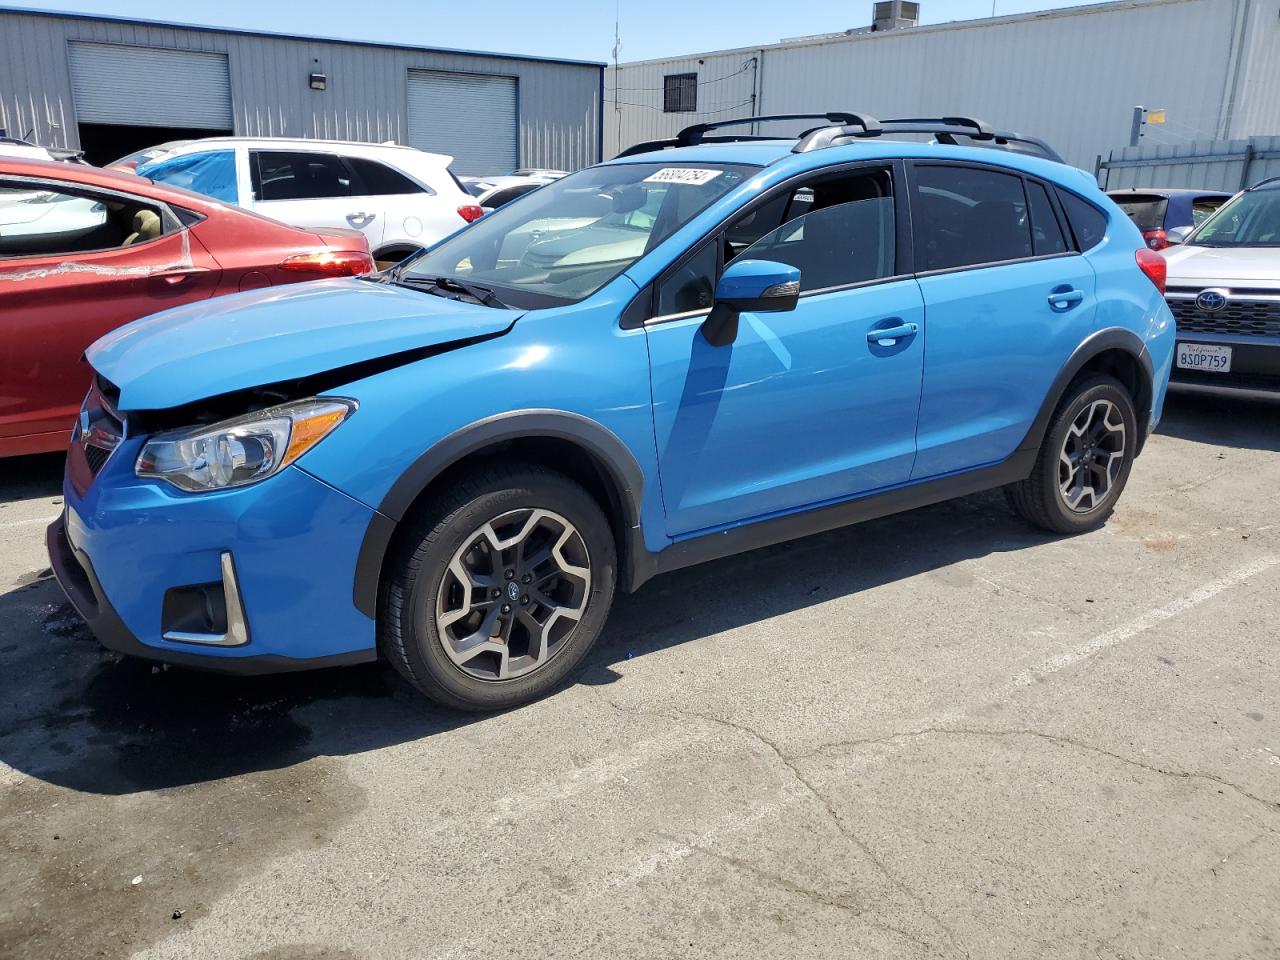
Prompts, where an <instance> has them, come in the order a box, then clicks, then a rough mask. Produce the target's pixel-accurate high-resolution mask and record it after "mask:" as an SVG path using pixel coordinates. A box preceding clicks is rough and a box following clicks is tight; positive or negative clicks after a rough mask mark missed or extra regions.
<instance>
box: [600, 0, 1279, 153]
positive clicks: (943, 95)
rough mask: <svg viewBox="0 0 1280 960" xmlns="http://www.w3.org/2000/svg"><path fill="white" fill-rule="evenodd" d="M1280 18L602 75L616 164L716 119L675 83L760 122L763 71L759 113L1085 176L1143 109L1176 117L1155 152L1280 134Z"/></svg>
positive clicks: (1275, 3)
mask: <svg viewBox="0 0 1280 960" xmlns="http://www.w3.org/2000/svg"><path fill="white" fill-rule="evenodd" d="M1278 14H1280V0H1146V2H1131V3H1130V2H1125V3H1111V4H1104V5H1097V6H1090V7H1080V8H1074V9H1068V10H1057V11H1050V12H1046V13H1042V14H1027V15H1021V16H1014V17H1001V18H996V19H991V20H977V21H969V22H960V23H953V24H944V25H940V26H931V27H915V28H910V29H906V30H901V31H894V32H888V33H875V34H853V35H848V36H841V37H839V38H837V39H824V40H818V41H807V42H797V43H789V44H780V45H775V46H766V47H764V48H763V49H762V50H737V51H732V52H726V53H718V54H715V55H704V56H702V57H698V56H694V57H686V58H679V59H671V60H661V61H646V62H644V63H638V64H630V65H628V64H624V65H622V67H621V68H620V70H619V71H618V72H617V79H616V81H615V77H614V70H613V69H612V68H610V69H609V70H607V71H606V77H605V88H606V92H605V116H606V123H605V133H606V149H605V153H606V155H612V154H613V153H614V152H616V149H617V148H618V147H619V145H621V146H627V145H629V144H631V143H635V142H638V141H641V140H651V139H655V138H659V137H664V136H671V135H673V134H674V133H675V132H676V131H677V130H679V129H680V128H681V127H683V126H685V125H686V124H687V123H693V122H698V121H700V120H704V119H713V117H710V116H707V115H705V114H703V113H701V112H700V113H699V114H697V115H692V114H671V113H663V112H662V93H661V88H662V78H663V76H664V75H665V74H668V73H680V72H685V71H693V70H696V71H697V72H698V74H699V80H700V82H702V83H703V84H704V85H703V86H701V87H700V88H699V94H700V101H699V107H700V108H701V107H702V103H703V98H704V97H705V101H706V102H707V104H708V108H709V109H710V108H714V109H715V110H723V111H726V112H724V113H723V114H720V116H724V117H729V116H735V115H740V116H745V115H749V113H750V107H749V106H743V107H741V108H739V109H737V110H735V109H734V108H733V104H734V103H737V102H741V101H744V100H745V101H747V102H748V103H749V102H750V96H751V81H752V80H753V79H754V72H755V70H756V69H758V71H759V97H758V101H757V103H756V112H757V113H761V114H771V113H773V114H776V113H800V112H810V113H811V112H815V111H819V112H821V111H826V110H841V109H843V110H854V111H857V110H865V111H868V112H870V113H871V114H872V115H873V116H878V117H893V116H942V115H956V114H961V115H963V114H969V115H973V116H978V117H981V118H983V119H985V120H987V121H989V122H991V123H993V124H996V125H998V126H1002V127H1006V128H1010V129H1013V130H1017V131H1020V132H1023V133H1028V134H1034V135H1037V136H1041V137H1044V138H1045V139H1046V140H1048V141H1049V142H1050V143H1052V144H1053V145H1054V147H1056V148H1057V149H1058V151H1059V152H1060V153H1061V154H1062V155H1063V156H1064V157H1065V158H1066V159H1067V160H1068V161H1069V162H1072V163H1075V164H1077V165H1079V166H1082V167H1086V168H1088V169H1092V168H1093V165H1094V161H1095V158H1096V157H1097V155H1098V154H1102V155H1104V156H1105V155H1106V154H1107V153H1108V152H1109V151H1110V150H1111V149H1112V148H1115V147H1118V146H1122V145H1124V144H1127V143H1128V142H1129V129H1130V122H1131V118H1132V111H1133V107H1134V106H1136V105H1139V104H1141V105H1144V106H1147V107H1165V108H1166V109H1167V111H1168V123H1167V124H1166V125H1165V126H1163V127H1150V128H1148V131H1147V135H1146V140H1147V141H1148V142H1154V143H1162V142H1164V143H1179V142H1185V141H1189V140H1193V139H1201V138H1206V137H1208V138H1212V137H1215V136H1227V137H1240V136H1251V135H1254V134H1271V133H1276V132H1280V54H1277V52H1276V51H1277V49H1280V20H1278V16H1277V15H1278ZM1238 37H1243V38H1244V40H1243V43H1240V42H1237V40H1236V38H1238ZM1237 46H1241V47H1242V48H1243V49H1242V53H1241V55H1240V56H1239V57H1233V56H1232V50H1233V48H1234V47H1237ZM752 58H755V60H756V63H755V64H753V66H752V68H751V69H750V70H747V71H745V72H743V73H742V74H740V75H738V76H736V77H734V78H733V79H731V80H726V81H723V82H722V83H720V84H716V85H715V86H707V85H706V84H707V82H708V81H711V80H713V79H714V78H716V77H721V76H726V75H732V74H733V72H734V71H736V70H738V69H739V67H740V66H741V65H742V64H743V62H744V61H746V60H748V59H752ZM700 60H701V61H704V62H700ZM615 83H616V86H617V88H618V101H619V106H618V108H617V109H616V110H615V108H614V92H613V90H614V86H615ZM713 91H714V92H713ZM1224 118H1225V124H1224V123H1223V121H1224ZM1224 126H1225V128H1226V129H1225V130H1224V129H1222V128H1223V127H1224Z"/></svg>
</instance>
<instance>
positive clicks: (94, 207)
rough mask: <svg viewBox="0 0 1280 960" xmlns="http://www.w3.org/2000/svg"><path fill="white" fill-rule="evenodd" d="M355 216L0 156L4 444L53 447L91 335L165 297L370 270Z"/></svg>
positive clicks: (16, 450)
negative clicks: (315, 224)
mask: <svg viewBox="0 0 1280 960" xmlns="http://www.w3.org/2000/svg"><path fill="white" fill-rule="evenodd" d="M373 268H374V267H373V260H372V259H371V258H370V256H369V245H368V242H367V241H366V240H365V238H364V236H363V234H361V233H360V232H359V231H358V230H345V229H340V228H333V229H328V228H326V229H315V230H302V229H299V228H297V227H289V226H285V225H284V224H283V223H277V222H276V221H275V220H269V219H267V218H266V217H261V216H258V215H257V214H254V213H250V212H248V211H246V210H240V209H238V208H236V207H231V206H227V205H226V204H223V203H220V202H218V201H217V200H211V199H210V198H208V197H205V196H201V195H199V194H195V193H189V192H187V191H186V190H180V189H176V188H174V187H165V186H160V185H159V184H155V183H152V182H151V181H150V180H145V179H142V178H140V177H137V176H133V175H131V174H124V173H116V172H112V171H108V170H98V169H96V168H94V167H87V166H78V165H72V164H65V163H52V162H47V161H39V160H11V159H4V158H0V457H5V456H13V455H15V454H23V453H40V452H43V451H49V450H62V449H65V448H66V446H67V442H68V440H69V437H70V431H71V425H72V423H73V421H74V420H75V416H76V411H77V410H79V409H80V403H81V401H82V400H83V399H84V394H85V391H86V390H87V389H88V387H89V370H88V368H87V367H86V366H85V365H84V364H83V363H82V362H81V354H83V352H84V350H85V348H86V347H88V346H89V344H91V343H93V341H95V340H97V339H98V338H99V337H101V336H102V335H103V334H104V333H106V332H107V331H108V330H111V329H114V328H115V327H118V326H120V325H122V324H125V323H128V322H129V321H130V320H136V319H137V318H138V317H142V316H146V315H147V314H149V313H155V312H156V311H158V310H164V309H166V308H168V307H174V306H178V305H179V304H183V303H189V302H191V301H193V300H204V299H206V298H209V297H217V296H221V295H222V294H224V293H235V292H236V291H238V290H251V289H254V288H257V287H266V286H271V285H272V284H281V283H297V282H298V281H300V280H314V279H319V278H322V277H341V276H352V275H355V274H359V273H367V272H369V271H372V270H373Z"/></svg>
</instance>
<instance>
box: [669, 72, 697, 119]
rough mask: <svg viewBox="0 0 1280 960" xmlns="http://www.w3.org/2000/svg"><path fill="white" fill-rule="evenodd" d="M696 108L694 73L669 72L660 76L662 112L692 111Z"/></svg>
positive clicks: (695, 78) (695, 80)
mask: <svg viewBox="0 0 1280 960" xmlns="http://www.w3.org/2000/svg"><path fill="white" fill-rule="evenodd" d="M697 109H698V75H697V74H696V73H669V74H667V75H666V76H665V77H663V78H662V111H663V113H693V112H694V111H695V110H697Z"/></svg>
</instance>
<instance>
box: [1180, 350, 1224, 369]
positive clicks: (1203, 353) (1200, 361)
mask: <svg viewBox="0 0 1280 960" xmlns="http://www.w3.org/2000/svg"><path fill="white" fill-rule="evenodd" d="M1178 369H1179V370H1201V371H1204V372H1206V373H1230V372H1231V348H1230V347H1225V346H1222V345H1221V344H1216V343H1180V344H1178Z"/></svg>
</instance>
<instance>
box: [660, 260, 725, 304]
mask: <svg viewBox="0 0 1280 960" xmlns="http://www.w3.org/2000/svg"><path fill="white" fill-rule="evenodd" d="M718 249H719V248H718V246H717V245H716V243H715V242H714V241H713V242H711V243H706V244H703V246H702V249H701V250H699V251H698V252H697V253H695V254H694V255H693V256H692V257H690V258H689V259H688V260H686V261H685V262H684V263H682V264H681V265H680V266H678V267H676V269H675V270H673V271H672V272H671V273H670V274H669V275H668V276H667V277H666V278H664V279H663V281H662V283H660V284H659V285H658V304H657V312H656V314H655V315H656V316H659V317H665V316H667V315H668V314H672V313H685V312H686V311H689V310H709V309H711V301H712V299H713V298H714V296H715V281H714V280H713V279H712V278H713V277H715V276H716V275H717V273H716V271H717V268H718V267H719V265H720V258H719V255H718V253H717V251H718Z"/></svg>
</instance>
